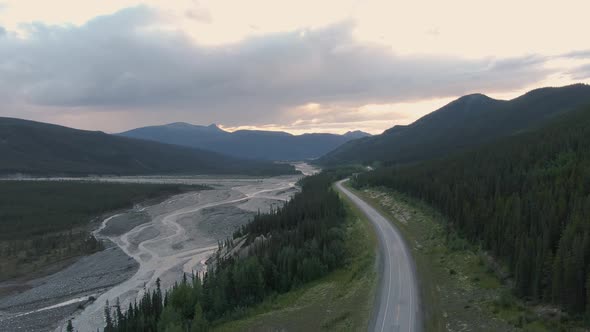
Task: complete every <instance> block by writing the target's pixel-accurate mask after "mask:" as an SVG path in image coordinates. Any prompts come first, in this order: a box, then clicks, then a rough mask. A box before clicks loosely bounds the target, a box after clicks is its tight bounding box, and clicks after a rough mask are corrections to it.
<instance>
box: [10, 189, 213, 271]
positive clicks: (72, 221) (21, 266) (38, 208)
mask: <svg viewBox="0 0 590 332" xmlns="http://www.w3.org/2000/svg"><path fill="white" fill-rule="evenodd" d="M203 188H204V187H202V186H179V185H161V184H118V183H99V182H79V181H0V271H2V273H1V274H0V280H4V279H8V278H13V277H18V276H23V275H27V274H29V273H31V272H34V271H38V270H39V269H41V268H43V267H46V266H49V265H51V264H54V263H56V262H61V261H64V260H67V259H69V258H72V257H77V256H79V255H83V254H88V253H92V252H95V251H97V250H100V249H102V244H101V243H100V242H99V241H97V240H96V239H95V238H94V237H93V236H91V235H90V233H89V227H88V226H89V222H90V221H91V220H92V219H94V218H96V217H99V216H101V215H103V214H105V213H107V212H112V211H114V210H118V209H124V208H130V207H132V206H133V204H134V203H138V202H140V201H144V200H148V199H154V198H157V197H162V196H168V195H172V194H176V193H180V192H182V191H186V190H197V189H203ZM95 226H96V225H95Z"/></svg>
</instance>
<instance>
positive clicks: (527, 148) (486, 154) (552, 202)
mask: <svg viewBox="0 0 590 332" xmlns="http://www.w3.org/2000/svg"><path fill="white" fill-rule="evenodd" d="M356 185H357V186H387V187H390V188H393V189H395V190H398V191H401V192H404V193H407V194H409V195H411V196H414V197H417V198H420V199H422V200H424V201H426V202H427V203H429V204H430V205H432V206H433V207H435V208H437V209H438V210H440V211H441V212H442V213H443V214H444V215H446V216H447V217H448V220H449V221H448V222H449V225H450V226H451V227H454V228H455V229H456V230H458V231H459V232H461V233H462V234H463V235H464V236H465V237H466V238H467V239H469V240H471V241H472V242H474V243H480V244H481V245H482V247H483V248H484V249H486V250H489V251H491V252H492V253H493V254H494V255H495V256H496V257H499V258H501V260H502V261H504V262H505V263H506V264H508V266H509V267H510V269H511V271H512V272H513V277H514V281H515V290H516V292H517V294H519V295H520V296H522V297H525V298H528V299H532V300H535V301H545V302H552V303H555V304H558V305H561V306H563V308H565V309H566V310H568V311H569V312H572V313H583V312H586V311H588V310H590V107H586V108H583V109H581V110H579V111H575V112H571V113H568V114H566V115H564V116H561V117H559V118H557V119H555V121H553V122H552V124H550V125H549V126H547V127H544V128H541V129H539V130H536V131H533V132H528V133H522V134H519V135H517V136H514V137H511V138H506V139H504V140H501V141H499V142H497V143H495V144H493V145H488V146H485V147H483V148H481V149H478V150H475V151H472V152H469V153H465V154H462V155H457V156H454V157H451V158H447V159H444V160H438V161H431V162H426V163H422V164H417V165H413V166H411V167H410V166H406V167H388V168H381V169H378V170H376V171H373V172H369V173H365V174H362V175H359V176H358V178H357V180H356Z"/></svg>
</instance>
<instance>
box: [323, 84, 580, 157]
mask: <svg viewBox="0 0 590 332" xmlns="http://www.w3.org/2000/svg"><path fill="white" fill-rule="evenodd" d="M585 104H590V86H588V85H585V84H574V85H569V86H564V87H557V88H554V87H549V88H540V89H535V90H532V91H529V92H527V93H525V94H523V95H521V96H519V97H516V98H514V99H511V100H498V99H493V98H490V97H488V96H485V95H483V94H470V95H466V96H463V97H460V98H458V99H456V100H454V101H452V102H450V103H448V104H447V105H444V106H443V107H441V108H439V109H437V110H435V111H434V112H432V113H429V114H427V115H425V116H423V117H422V118H420V119H418V120H416V121H415V122H413V123H411V124H409V125H406V126H394V127H392V128H390V129H387V130H386V131H384V133H383V134H381V135H375V136H371V137H368V138H361V139H357V140H353V141H350V142H347V143H345V144H343V145H342V146H340V147H338V148H337V149H335V150H333V151H331V152H329V153H327V154H326V155H324V156H322V157H320V158H319V159H318V161H317V162H318V163H319V164H322V165H337V164H354V163H365V164H367V163H373V162H378V163H382V164H404V163H412V162H416V161H422V160H428V159H434V158H439V157H442V156H445V155H447V154H449V153H455V152H457V151H461V150H463V149H469V148H472V147H476V146H478V145H480V144H483V143H486V142H489V141H491V140H494V139H496V138H499V137H503V136H507V135H512V134H515V133H518V132H521V131H523V130H527V129H530V128H534V127H536V126H539V125H541V124H542V123H543V122H544V121H546V120H547V119H549V118H552V117H554V116H557V115H559V114H561V113H564V112H568V111H571V110H574V109H576V108H578V107H580V106H583V105H585Z"/></svg>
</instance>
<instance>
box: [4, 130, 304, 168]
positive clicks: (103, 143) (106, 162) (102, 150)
mask: <svg viewBox="0 0 590 332" xmlns="http://www.w3.org/2000/svg"><path fill="white" fill-rule="evenodd" d="M172 126H173V127H180V128H182V127H183V126H182V125H179V124H173V125H172ZM204 130H206V129H204ZM209 130H211V131H215V128H209ZM0 156H1V158H0V174H13V173H26V174H32V175H74V174H75V175H87V174H121V175H123V174H125V175H130V174H171V173H183V174H286V173H294V172H295V170H294V169H293V167H292V166H290V165H285V164H282V165H280V164H274V163H270V162H267V161H253V160H242V159H238V158H235V157H228V156H224V155H221V154H218V153H215V152H210V151H206V150H200V149H194V148H187V147H181V146H176V145H170V144H162V143H157V142H152V141H145V140H138V139H133V138H127V137H120V136H115V135H108V134H105V133H103V132H96V131H85V130H77V129H72V128H67V127H62V126H56V125H52V124H47V123H41V122H33V121H27V120H21V119H14V118H0Z"/></svg>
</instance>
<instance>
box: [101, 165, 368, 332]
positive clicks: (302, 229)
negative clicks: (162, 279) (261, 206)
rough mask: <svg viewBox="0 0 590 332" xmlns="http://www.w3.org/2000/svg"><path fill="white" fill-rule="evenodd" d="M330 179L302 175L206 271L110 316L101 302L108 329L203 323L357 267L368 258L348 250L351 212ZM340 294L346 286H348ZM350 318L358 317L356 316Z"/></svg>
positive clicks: (344, 319) (336, 320)
mask: <svg viewBox="0 0 590 332" xmlns="http://www.w3.org/2000/svg"><path fill="white" fill-rule="evenodd" d="M333 179H334V178H333V177H332V176H330V175H328V174H326V173H321V174H319V175H315V176H311V177H308V178H305V179H303V180H302V181H301V184H302V192H301V193H299V194H297V195H295V196H294V197H293V199H292V200H290V201H289V202H288V203H286V204H285V206H284V207H282V208H280V209H278V210H275V211H272V212H271V213H269V214H261V215H257V216H256V217H255V218H254V220H253V221H252V222H251V223H249V224H248V225H246V226H244V227H243V228H242V229H240V230H238V231H237V232H236V234H235V235H234V238H233V239H228V240H227V241H226V242H225V244H224V246H223V247H222V248H221V249H220V250H219V251H218V252H217V254H216V256H215V258H214V264H215V265H214V267H211V268H210V270H209V272H208V273H206V274H205V275H204V276H202V277H200V276H192V278H186V276H185V278H184V279H183V280H182V282H180V283H179V284H177V285H176V286H175V287H173V288H172V289H171V290H170V291H167V292H162V290H161V289H160V288H159V287H157V288H156V289H155V290H152V291H151V292H146V293H145V295H144V297H143V298H142V299H141V300H140V301H139V303H137V304H135V305H132V306H131V307H130V308H129V309H127V311H126V312H125V313H120V312H121V310H119V309H116V310H115V314H114V315H112V314H111V313H110V310H109V309H106V311H107V312H109V313H108V315H109V316H113V317H114V318H113V319H112V322H111V323H110V324H107V327H106V328H105V331H128V330H133V331H135V330H144V331H147V330H151V331H155V330H158V331H169V330H170V331H172V330H177V329H178V330H182V331H184V330H187V329H190V330H194V331H201V330H207V329H208V328H210V327H212V326H216V325H219V324H220V323H223V322H225V321H228V320H232V319H235V318H239V317H244V316H245V315H246V313H247V312H249V311H250V310H251V309H252V308H256V307H255V306H257V305H258V306H264V305H265V303H266V304H267V305H268V303H270V302H269V301H272V300H271V299H277V298H281V299H283V300H284V299H285V298H288V296H289V295H288V294H289V292H290V291H294V292H299V294H302V293H301V292H303V293H306V291H305V290H304V288H302V287H303V286H304V285H306V284H308V283H309V282H312V281H316V282H318V281H317V280H321V278H322V277H325V276H327V275H328V274H329V273H330V272H332V271H335V270H338V269H340V268H342V267H343V266H345V265H348V264H350V266H357V267H359V265H357V264H359V263H358V262H357V260H358V261H363V260H366V257H363V256H361V255H353V256H348V255H347V251H348V250H349V247H348V246H349V244H348V243H347V242H346V240H347V239H348V236H349V235H348V234H349V226H350V223H349V220H350V219H349V218H348V217H347V213H346V209H345V207H344V205H343V203H342V201H341V200H340V199H339V197H338V195H337V194H336V193H335V192H334V191H333V190H332V188H331V184H332V181H333ZM234 242H237V243H238V244H237V245H234ZM361 248H363V247H361ZM357 250H362V249H357ZM365 263H366V261H365ZM341 273H343V272H341ZM360 273H361V271H360V270H358V269H357V270H356V271H355V272H354V273H353V274H348V276H349V277H350V278H351V280H353V279H354V278H356V275H357V274H359V275H360ZM344 275H347V274H346V273H344ZM334 278H336V277H334ZM323 280H330V279H329V278H328V279H323ZM320 284H321V281H320V282H319V283H318V284H316V285H320ZM306 287H313V286H309V284H308V285H306ZM332 287H333V286H330V288H332ZM327 291H328V292H332V293H331V294H334V293H333V292H334V291H333V290H327ZM344 294H350V293H349V292H348V290H346V291H345V292H344ZM344 294H343V295H344ZM358 294H359V293H354V294H353V295H358ZM285 295H286V297H285ZM332 296H334V295H332ZM261 303H262V304H261ZM116 308H117V306H116ZM349 309H350V310H352V308H351V307H350V306H349ZM353 316H354V317H356V316H355V315H352V314H351V313H350V312H349V311H346V312H342V313H340V314H339V315H338V317H332V318H331V319H330V321H326V322H324V324H325V325H326V327H330V326H341V324H348V322H351V318H350V317H353ZM107 321H108V320H107ZM354 322H356V323H355V324H358V321H357V320H356V319H355V320H354Z"/></svg>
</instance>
